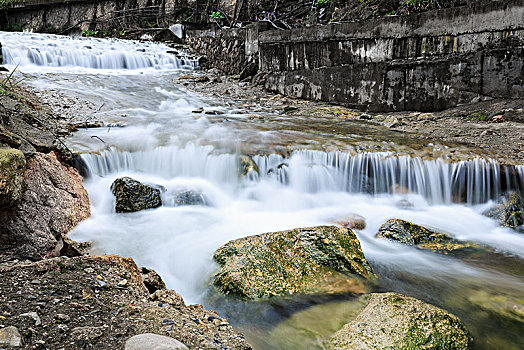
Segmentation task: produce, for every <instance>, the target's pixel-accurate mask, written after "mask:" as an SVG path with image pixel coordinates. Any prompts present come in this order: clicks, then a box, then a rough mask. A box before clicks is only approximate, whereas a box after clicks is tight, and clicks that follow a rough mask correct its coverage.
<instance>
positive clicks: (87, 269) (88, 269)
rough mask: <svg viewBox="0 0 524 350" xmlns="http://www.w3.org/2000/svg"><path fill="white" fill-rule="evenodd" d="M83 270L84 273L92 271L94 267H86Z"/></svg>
mask: <svg viewBox="0 0 524 350" xmlns="http://www.w3.org/2000/svg"><path fill="white" fill-rule="evenodd" d="M84 272H85V273H94V272H95V269H93V268H92V267H87V268H85V269H84Z"/></svg>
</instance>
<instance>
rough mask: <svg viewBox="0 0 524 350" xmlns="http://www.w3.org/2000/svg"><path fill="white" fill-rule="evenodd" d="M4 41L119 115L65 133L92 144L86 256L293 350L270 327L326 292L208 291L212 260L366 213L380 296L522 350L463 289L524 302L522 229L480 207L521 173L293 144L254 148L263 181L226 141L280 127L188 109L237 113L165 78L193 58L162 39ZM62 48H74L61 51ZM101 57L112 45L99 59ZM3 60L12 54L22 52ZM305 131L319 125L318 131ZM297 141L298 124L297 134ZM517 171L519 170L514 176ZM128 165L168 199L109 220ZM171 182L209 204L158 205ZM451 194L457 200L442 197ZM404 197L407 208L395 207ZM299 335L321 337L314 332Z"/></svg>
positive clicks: (488, 342)
mask: <svg viewBox="0 0 524 350" xmlns="http://www.w3.org/2000/svg"><path fill="white" fill-rule="evenodd" d="M0 41H1V42H2V44H3V45H4V57H11V58H10V59H11V61H8V63H9V64H10V65H11V67H13V66H14V65H15V64H18V63H20V66H19V70H20V71H22V72H24V73H26V74H27V75H28V77H29V79H30V80H29V83H31V84H33V85H34V86H36V87H38V88H41V89H59V90H60V91H62V92H64V93H65V94H68V95H71V96H81V97H82V98H87V99H89V100H90V101H92V102H93V103H95V105H97V106H98V105H102V104H103V107H102V108H101V109H100V112H99V113H96V115H92V116H86V118H89V117H92V118H94V117H96V118H97V119H101V120H103V121H105V122H110V123H115V122H122V123H125V124H126V127H122V128H116V127H112V128H107V127H106V128H98V129H87V130H80V131H79V132H77V133H76V134H75V135H73V136H72V137H71V138H70V139H69V140H68V144H69V145H70V147H72V148H73V149H74V150H76V151H82V152H96V153H90V154H85V155H84V156H83V159H84V161H85V162H86V164H87V165H88V168H89V170H90V173H91V174H90V177H89V178H87V179H86V180H85V187H86V189H87V190H88V192H89V196H90V200H91V205H92V217H91V218H90V219H88V220H85V221H84V222H82V223H81V224H80V225H79V226H78V227H77V228H76V229H75V230H74V231H73V232H72V234H71V237H72V238H73V239H77V240H92V241H94V242H95V251H96V252H97V253H112V254H120V255H124V256H131V257H133V258H134V259H135V261H136V262H137V264H138V265H143V266H149V267H152V268H154V269H155V270H157V271H158V272H159V273H160V274H161V275H162V277H163V278H164V280H165V281H166V283H167V285H168V287H170V288H173V289H175V290H176V291H177V292H179V293H181V294H182V295H183V297H184V298H185V300H186V302H188V303H204V304H205V305H206V306H207V307H210V308H217V309H219V310H220V311H222V312H223V313H224V314H225V315H226V316H228V317H229V318H230V321H231V322H232V323H233V324H237V325H238V326H241V327H242V330H243V331H244V332H245V333H246V334H247V335H248V339H249V340H250V341H251V342H252V343H253V344H255V345H257V347H259V348H294V347H295V345H293V344H294V343H293V342H286V341H282V339H281V338H282V336H279V337H277V338H279V339H278V340H276V338H275V337H274V336H271V334H274V333H275V332H276V333H277V334H286V332H290V333H292V332H294V331H293V329H292V328H291V329H287V330H285V332H284V333H278V332H280V331H279V330H277V328H274V327H275V325H277V324H278V323H279V322H282V321H284V320H285V319H287V318H288V317H289V316H291V315H293V314H295V312H299V311H303V310H304V309H307V308H308V306H311V305H314V304H318V303H320V302H322V303H323V302H326V301H327V300H325V299H319V298H305V300H278V299H276V300H275V301H272V302H270V303H263V304H260V305H253V304H249V303H247V304H246V303H242V302H237V301H235V300H231V299H228V298H220V297H217V296H216V295H214V294H213V293H212V290H210V288H209V283H210V281H211V279H212V276H213V273H214V271H215V270H216V268H217V267H216V265H215V263H214V262H213V261H212V256H213V252H214V251H215V250H216V249H217V248H218V247H219V246H220V245H222V244H224V243H225V242H227V241H229V240H231V239H235V238H239V237H244V236H247V235H252V234H258V233H264V232H271V231H277V230H284V229H290V228H295V227H306V226H314V225H322V224H330V223H333V222H334V221H337V220H341V219H344V218H345V217H347V216H349V215H351V214H359V215H361V216H363V217H365V219H366V222H367V227H366V229H365V230H362V231H358V232H357V235H358V237H359V239H360V241H361V244H362V248H363V251H364V254H365V255H366V257H367V258H368V260H369V261H370V263H371V264H372V265H373V266H374V267H375V269H376V270H377V272H378V273H379V274H380V276H381V279H380V286H379V289H380V290H394V291H399V292H402V293H406V294H408V295H412V296H415V297H419V298H421V299H423V300H425V301H428V302H431V303H434V304H436V305H439V306H442V307H444V308H446V309H447V310H449V311H452V312H455V313H456V314H457V315H458V316H459V317H461V318H462V319H463V320H464V321H465V322H466V323H467V325H468V327H469V328H470V329H471V330H472V331H473V333H474V336H475V337H476V338H477V345H476V346H477V347H478V348H482V349H492V348H501V349H512V348H515V349H518V348H519V347H521V345H522V342H523V338H522V334H521V333H522V332H520V333H519V332H518V329H519V325H518V323H517V324H515V323H512V322H508V321H506V320H505V319H502V320H501V319H498V318H497V317H494V316H493V315H492V314H489V313H487V312H486V311H485V310H483V309H482V308H480V307H478V306H477V304H475V303H473V302H472V301H471V300H470V298H469V296H470V295H472V293H474V292H475V291H478V290H483V291H487V292H488V293H492V294H494V295H496V296H503V297H508V298H513V297H522V292H521V291H522V290H524V277H523V265H522V260H519V259H522V258H524V235H522V234H519V233H517V232H516V231H513V230H510V229H507V228H502V227H499V226H498V225H497V223H496V222H494V221H493V220H491V219H488V218H486V217H484V216H482V215H481V213H482V212H483V211H484V210H485V209H486V208H487V207H489V206H490V205H491V203H490V202H489V200H490V198H496V197H497V196H499V195H500V194H501V193H502V192H503V191H504V190H505V189H506V187H507V186H510V185H511V186H512V187H516V186H523V185H524V184H522V183H521V181H522V179H524V177H522V176H521V177H520V178H519V177H516V175H512V177H511V178H510V179H509V180H508V175H507V174H508V172H507V171H505V170H504V168H503V167H500V166H499V165H498V164H497V163H495V162H493V161H489V160H475V161H470V162H463V163H458V164H451V165H450V164H447V163H446V162H445V161H442V160H434V161H426V162H424V161H422V160H420V159H418V158H411V157H407V156H405V157H400V158H399V157H395V155H394V154H391V153H383V154H360V155H359V156H353V157H352V156H350V154H349V153H344V152H343V153H329V154H328V153H323V152H319V151H312V150H303V151H295V152H293V151H291V152H288V153H289V154H286V155H285V157H284V156H282V155H279V154H273V153H271V152H268V153H269V155H260V156H255V157H254V160H255V161H256V162H257V164H258V167H259V169H260V175H259V176H254V175H253V174H252V175H253V176H251V177H249V179H248V178H243V179H240V178H239V177H238V174H237V160H236V154H235V153H236V152H235V151H236V150H238V149H242V147H243V144H244V143H245V142H248V141H249V142H253V140H255V141H254V142H255V143H257V144H258V149H264V148H265V146H266V145H268V144H271V145H272V146H273V145H274V144H275V143H276V144H278V143H279V140H283V139H284V133H282V132H280V131H279V130H270V131H268V130H261V129H260V128H257V127H252V128H249V127H242V128H239V127H236V126H235V125H233V124H232V123H218V122H216V120H214V118H217V117H216V116H209V115H205V114H204V115H198V116H197V115H195V114H194V113H192V110H194V109H196V108H198V107H204V108H205V109H209V110H219V111H222V112H224V113H225V116H233V115H236V116H238V115H239V114H238V113H239V109H242V108H241V107H239V106H238V105H236V104H234V103H230V104H224V103H222V102H221V101H216V100H212V99H209V98H205V97H203V96H199V95H196V94H193V93H190V92H188V91H186V90H185V89H183V88H182V87H181V86H180V85H177V84H175V83H174V80H175V79H176V77H177V75H178V74H180V72H181V71H180V70H178V69H177V68H180V67H182V68H186V69H187V68H190V67H191V65H185V66H184V65H183V64H182V63H181V62H177V61H176V60H175V61H173V62H171V63H168V64H167V65H166V63H165V61H163V60H164V59H166V57H165V55H166V54H165V51H167V50H168V48H167V47H165V46H163V45H154V44H139V43H130V42H122V41H103V40H86V39H71V38H61V37H60V38H59V37H54V36H48V35H34V34H5V33H0ZM86 46H90V47H91V48H86ZM62 47H69V48H70V50H69V51H68V53H64V50H63V49H61V48H62ZM142 49H146V52H143V51H141V50H142ZM24 50H25V51H24ZM35 50H36V51H37V52H36V53H35V52H33V51H35ZM53 50H54V51H53ZM106 51H109V52H113V51H114V52H117V53H118V54H116V55H113V56H107V57H106V56H104V55H105V53H106ZM43 52H52V54H49V55H50V57H47V56H48V55H47V54H46V57H47V59H46V60H44V59H39V60H37V59H32V60H31V59H30V58H31V57H35V55H37V53H39V54H43ZM91 52H96V55H98V56H97V57H101V58H100V59H102V57H103V58H104V59H107V60H108V61H107V62H106V63H104V64H105V65H96V64H94V63H92V61H89V62H91V63H89V62H87V61H82V60H79V58H78V57H85V56H86V55H87V56H88V55H90V54H91ZM142 55H149V56H153V58H151V57H149V58H148V59H145V58H144V57H142ZM13 57H20V61H18V62H17V61H16V60H15V59H13ZM59 57H62V59H61V60H60V59H58V58H59ZM108 57H110V59H109V58H108ZM122 57H130V58H129V60H130V62H156V63H153V64H150V65H149V66H147V65H146V64H143V65H142V66H139V65H138V64H137V65H136V66H132V65H130V64H129V63H128V64H126V65H124V64H121V65H120V66H118V64H120V63H121V62H122ZM169 57H170V59H173V57H175V56H174V55H171V56H169ZM131 58H132V59H131ZM86 62H87V63H86ZM118 62H120V63H118ZM245 109H246V108H244V110H240V112H241V114H240V116H242V115H244V114H246V115H247V114H248V112H249V110H245ZM247 109H249V108H247ZM242 113H244V114H242ZM220 118H221V117H220ZM308 132H309V133H310V134H311V135H313V134H315V130H310V131H308ZM93 136H96V137H97V138H93ZM302 136H303V135H298V134H297V143H298V142H301V140H300V139H299V138H300V137H302ZM286 137H287V136H286ZM100 139H102V140H103V141H100ZM282 142H283V141H282ZM287 142H289V140H288V139H286V143H287ZM110 146H111V147H110ZM348 148H349V145H348ZM341 151H345V149H343V148H342V149H341ZM519 171H520V172H522V171H523V168H522V167H520V168H518V169H517V171H515V172H514V173H518V172H519ZM124 175H127V176H131V177H133V178H135V179H137V180H140V181H144V182H148V183H154V184H159V185H162V186H164V187H165V188H166V190H167V191H166V192H165V193H164V194H163V196H164V202H165V203H168V204H166V205H165V206H163V207H161V208H158V209H154V210H147V211H142V212H139V213H133V214H116V213H115V212H114V209H113V205H114V204H113V196H112V194H111V192H110V190H109V187H110V185H111V183H112V182H113V181H114V180H115V179H116V178H118V177H121V176H124ZM180 189H192V190H196V191H201V192H202V193H204V194H205V196H206V199H207V202H208V203H209V206H183V207H174V206H170V205H169V203H172V200H171V199H172V196H173V195H174V194H175V193H176V192H177V191H178V190H180ZM406 190H409V191H408V193H405V191H406ZM457 199H460V200H463V201H465V202H468V203H469V204H457V203H453V200H457ZM403 200H404V201H406V200H407V201H409V202H410V203H411V204H412V205H413V206H412V207H411V208H405V207H404V206H402V205H401V203H402V202H401V201H403ZM486 201H487V202H486ZM404 203H405V202H404ZM390 218H401V219H406V220H410V221H413V222H415V223H417V224H421V225H427V226H431V227H434V228H438V229H440V230H442V231H446V232H448V233H450V234H451V235H453V236H455V237H456V238H459V239H468V240H472V241H475V242H479V243H481V244H485V245H488V246H491V247H493V248H495V249H497V250H498V251H499V252H500V253H501V255H509V256H511V257H507V258H504V257H501V258H500V261H493V262H491V261H490V262H486V261H467V260H458V259H453V258H450V257H442V256H438V255H435V254H432V253H428V252H422V251H418V250H416V249H413V248H410V247H406V246H402V245H399V244H395V243H392V242H389V241H385V240H380V239H376V238H375V237H374V235H375V234H376V232H377V230H378V228H379V227H380V225H381V224H382V223H384V222H385V221H386V220H387V219H390ZM337 302H343V301H341V300H339V301H337ZM328 309H329V308H328ZM313 314H314V316H305V317H304V319H305V320H306V322H305V323H306V324H307V323H308V322H309V323H311V317H315V318H317V322H318V323H321V322H324V321H323V319H322V317H325V319H326V320H330V321H332V318H333V317H339V316H334V315H333V314H332V313H329V312H325V313H324V312H321V313H320V314H319V313H313ZM297 315H298V313H297ZM322 315H324V316H322ZM313 323H314V322H313ZM500 325H502V326H500ZM307 327H310V326H307ZM273 331H274V332H273ZM272 332H273V333H272ZM291 338H293V336H292V334H290V339H291ZM307 344H309V345H311V347H314V344H317V346H318V342H317V343H315V342H314V341H313V342H311V343H307ZM309 345H308V347H309Z"/></svg>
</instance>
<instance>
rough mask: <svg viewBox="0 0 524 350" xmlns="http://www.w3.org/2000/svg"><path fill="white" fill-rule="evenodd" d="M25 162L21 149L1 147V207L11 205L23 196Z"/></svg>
mask: <svg viewBox="0 0 524 350" xmlns="http://www.w3.org/2000/svg"><path fill="white" fill-rule="evenodd" d="M25 164H26V162H25V157H24V154H23V153H22V152H21V151H19V150H17V149H13V148H0V208H2V209H4V208H7V207H11V206H13V205H15V204H16V203H17V202H18V201H19V200H20V198H22V182H23V181H24V171H25Z"/></svg>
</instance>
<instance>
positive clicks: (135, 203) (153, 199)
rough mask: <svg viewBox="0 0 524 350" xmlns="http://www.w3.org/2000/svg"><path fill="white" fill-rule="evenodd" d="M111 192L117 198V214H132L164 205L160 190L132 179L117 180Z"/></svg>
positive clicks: (122, 178)
mask: <svg viewBox="0 0 524 350" xmlns="http://www.w3.org/2000/svg"><path fill="white" fill-rule="evenodd" d="M111 192H113V194H114V195H115V197H116V204H115V209H116V212H117V213H131V212H136V211H140V210H144V209H151V208H157V207H159V206H161V205H162V199H161V197H160V190H159V189H158V188H154V187H153V186H149V185H146V184H143V183H141V182H139V181H137V180H134V179H132V178H130V177H127V176H126V177H121V178H118V179H116V180H115V181H114V182H113V184H112V185H111Z"/></svg>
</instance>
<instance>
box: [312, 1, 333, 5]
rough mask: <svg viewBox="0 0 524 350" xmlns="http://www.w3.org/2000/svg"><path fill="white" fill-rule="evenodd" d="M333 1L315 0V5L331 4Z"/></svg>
mask: <svg viewBox="0 0 524 350" xmlns="http://www.w3.org/2000/svg"><path fill="white" fill-rule="evenodd" d="M332 2H333V0H317V1H316V2H315V6H327V5H331V3H332Z"/></svg>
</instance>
